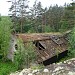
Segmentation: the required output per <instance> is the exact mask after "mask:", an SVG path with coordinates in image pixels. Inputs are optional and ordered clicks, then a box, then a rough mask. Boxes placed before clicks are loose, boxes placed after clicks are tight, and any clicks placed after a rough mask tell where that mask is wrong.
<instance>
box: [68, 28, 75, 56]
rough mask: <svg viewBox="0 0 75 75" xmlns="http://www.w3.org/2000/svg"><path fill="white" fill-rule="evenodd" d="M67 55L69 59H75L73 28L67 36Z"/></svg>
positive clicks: (74, 33) (74, 34)
mask: <svg viewBox="0 0 75 75" xmlns="http://www.w3.org/2000/svg"><path fill="white" fill-rule="evenodd" d="M69 44H70V45H69V53H68V55H69V56H70V57H75V28H73V30H72V32H71V34H70V35H69Z"/></svg>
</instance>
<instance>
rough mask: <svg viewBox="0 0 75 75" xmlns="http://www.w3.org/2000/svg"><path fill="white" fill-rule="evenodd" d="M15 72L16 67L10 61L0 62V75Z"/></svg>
mask: <svg viewBox="0 0 75 75" xmlns="http://www.w3.org/2000/svg"><path fill="white" fill-rule="evenodd" d="M15 71H17V66H15V65H14V63H12V62H11V61H7V62H2V61H1V60H0V75H9V74H10V73H11V72H15Z"/></svg>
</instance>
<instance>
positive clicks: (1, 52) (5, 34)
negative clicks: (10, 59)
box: [0, 17, 12, 61]
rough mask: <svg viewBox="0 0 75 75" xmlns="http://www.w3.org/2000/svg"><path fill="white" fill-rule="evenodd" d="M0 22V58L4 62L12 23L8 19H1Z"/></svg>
mask: <svg viewBox="0 0 75 75" xmlns="http://www.w3.org/2000/svg"><path fill="white" fill-rule="evenodd" d="M1 19H2V20H1V21H0V58H2V59H3V60H4V61H5V60H6V59H7V53H8V50H9V44H10V36H11V26H12V23H11V21H10V18H9V17H1Z"/></svg>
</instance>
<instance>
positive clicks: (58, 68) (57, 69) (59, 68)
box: [53, 66, 63, 72]
mask: <svg viewBox="0 0 75 75" xmlns="http://www.w3.org/2000/svg"><path fill="white" fill-rule="evenodd" d="M61 69H63V67H60V66H59V67H57V68H56V69H55V70H54V71H53V72H56V71H59V70H61Z"/></svg>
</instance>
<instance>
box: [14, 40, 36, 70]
mask: <svg viewBox="0 0 75 75" xmlns="http://www.w3.org/2000/svg"><path fill="white" fill-rule="evenodd" d="M17 44H18V49H17V51H16V53H15V65H17V67H18V69H23V68H25V67H26V68H28V67H29V65H30V63H31V62H33V61H34V60H35V58H36V55H35V52H34V47H33V45H32V43H26V44H25V45H24V44H23V42H22V40H21V39H18V40H17Z"/></svg>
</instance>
